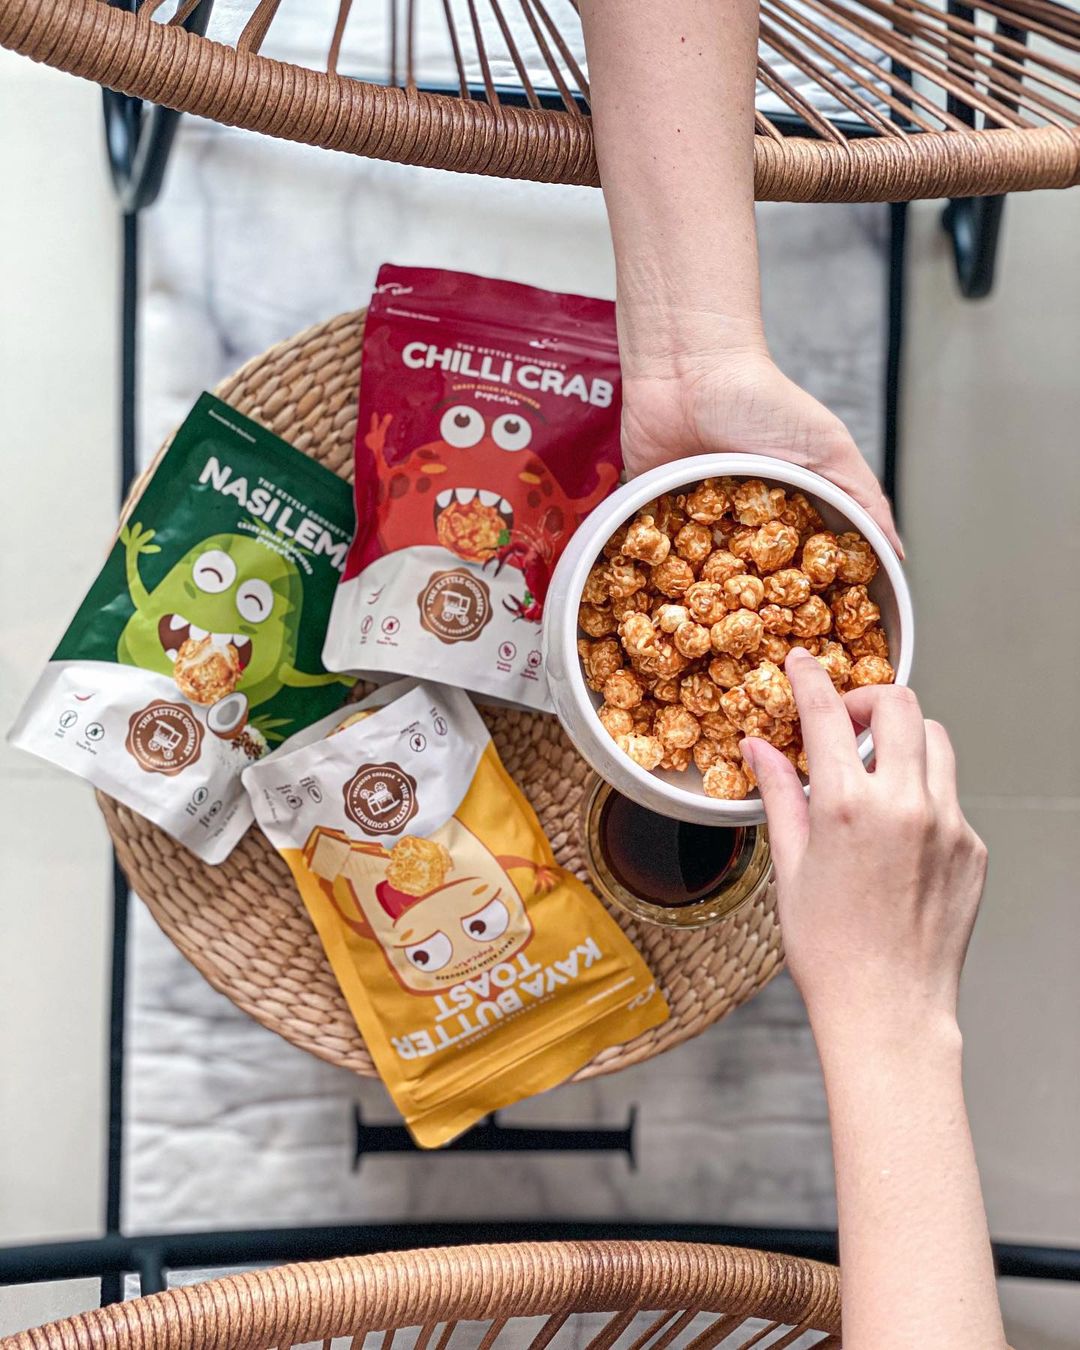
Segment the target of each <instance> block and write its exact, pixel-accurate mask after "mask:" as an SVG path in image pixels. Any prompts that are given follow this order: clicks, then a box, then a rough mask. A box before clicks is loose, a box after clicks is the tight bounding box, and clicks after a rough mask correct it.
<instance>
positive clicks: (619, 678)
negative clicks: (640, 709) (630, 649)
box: [601, 670, 645, 709]
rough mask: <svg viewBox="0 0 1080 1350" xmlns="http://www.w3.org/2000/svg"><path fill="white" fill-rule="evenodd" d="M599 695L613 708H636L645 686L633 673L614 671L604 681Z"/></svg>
mask: <svg viewBox="0 0 1080 1350" xmlns="http://www.w3.org/2000/svg"><path fill="white" fill-rule="evenodd" d="M601 693H602V694H603V696H604V702H605V703H610V704H611V706H612V707H613V708H626V709H630V708H636V707H637V705H638V704H639V703H640V702H641V700H642V699H643V698H644V696H645V685H644V682H643V681H642V680H641V679H639V677H638V676H637V674H636V673H635V672H634V671H632V670H616V671H615V672H614V673H613V674H611V675H609V676H608V678H607V679H606V680H605V681H604V687H603V689H602V690H601Z"/></svg>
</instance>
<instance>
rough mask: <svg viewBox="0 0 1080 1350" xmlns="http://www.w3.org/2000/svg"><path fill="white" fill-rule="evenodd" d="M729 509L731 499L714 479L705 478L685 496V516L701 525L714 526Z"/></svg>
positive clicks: (718, 481)
mask: <svg viewBox="0 0 1080 1350" xmlns="http://www.w3.org/2000/svg"><path fill="white" fill-rule="evenodd" d="M730 507H731V498H730V497H729V496H728V493H727V491H726V490H725V489H724V488H723V487H722V486H721V482H720V480H718V479H716V478H706V480H705V481H704V483H699V484H698V486H697V487H696V488H695V489H694V490H693V492H689V493H687V496H686V513H687V515H688V516H689V517H690V519H691V520H696V521H700V522H701V524H703V525H712V524H714V523H715V522H716V521H718V520H719V519H720V517H721V516H722V515H724V514H725V513H726V512H727V511H728V510H729V509H730Z"/></svg>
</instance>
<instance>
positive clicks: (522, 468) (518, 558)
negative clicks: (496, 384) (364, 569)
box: [364, 403, 619, 622]
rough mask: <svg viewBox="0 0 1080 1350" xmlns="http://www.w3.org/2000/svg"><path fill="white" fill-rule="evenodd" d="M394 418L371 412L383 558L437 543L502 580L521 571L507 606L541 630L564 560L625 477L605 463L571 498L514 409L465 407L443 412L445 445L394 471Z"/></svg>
mask: <svg viewBox="0 0 1080 1350" xmlns="http://www.w3.org/2000/svg"><path fill="white" fill-rule="evenodd" d="M392 419H393V414H392V413H386V414H384V415H382V416H379V415H378V414H376V413H373V414H372V416H371V424H370V427H369V429H368V431H367V433H366V434H365V436H364V444H365V445H366V446H367V448H368V449H369V450H370V451H371V452H372V454H373V455H374V456H375V457H376V460H377V461H378V481H379V487H378V497H377V505H378V508H379V525H378V542H379V545H380V548H381V549H382V551H383V552H384V553H392V552H394V551H395V550H397V549H403V548H411V547H415V546H417V545H423V544H439V545H441V546H442V547H443V548H445V549H448V550H449V551H450V552H451V553H453V554H455V555H456V556H457V557H459V558H462V559H464V560H465V561H466V562H472V563H479V564H481V565H482V566H483V567H485V568H487V567H494V569H495V572H496V574H497V573H499V572H501V571H502V569H503V568H504V567H506V566H510V567H516V568H517V569H518V570H519V571H520V572H521V574H522V577H523V580H524V583H525V587H524V594H523V595H521V596H520V597H519V596H514V597H513V599H512V600H510V601H505V600H504V601H503V604H504V605H505V607H506V608H507V609H508V610H509V611H510V612H511V613H512V614H514V615H515V617H517V618H521V619H528V620H531V621H533V622H539V620H540V619H541V617H542V615H543V612H544V600H545V598H546V596H547V589H548V583H549V582H550V580H551V572H552V569H553V567H554V565H555V561H556V559H557V558H558V556H559V554H560V553H561V552H562V549H563V547H564V545H565V543H566V541H567V540H568V539H569V538H570V536H571V534H573V532H574V530H575V529H576V528H577V526H578V525H579V524H580V523H581V521H582V520H584V519H585V517H586V516H587V515H588V514H589V512H590V511H591V510H592V509H593V507H594V506H596V505H597V503H599V502H601V501H603V499H604V498H605V497H606V496H607V495H608V493H609V492H610V491H611V489H612V488H613V487H614V486H615V482H616V479H617V478H618V476H619V471H618V469H617V468H616V467H615V465H614V464H610V463H608V462H606V461H605V462H601V463H600V464H598V465H597V471H596V485H595V487H594V488H593V489H592V490H591V491H590V492H589V493H588V494H587V495H586V496H584V497H575V498H571V497H569V496H567V494H566V492H565V491H564V490H563V488H562V487H561V486H560V484H559V482H558V480H557V479H556V478H555V476H554V475H553V474H552V472H551V470H550V469H549V468H548V467H547V465H546V464H545V463H544V461H543V460H542V459H540V458H539V457H538V456H537V455H536V454H535V453H534V452H533V451H531V450H530V449H529V446H530V443H531V442H532V437H533V428H532V425H531V424H530V422H529V421H528V419H527V418H526V417H525V416H523V414H522V413H520V412H518V411H517V410H516V409H510V410H506V411H503V412H499V413H494V412H492V413H489V414H488V416H487V417H485V416H484V414H483V413H481V412H479V411H478V410H477V409H476V408H473V407H471V406H470V405H469V404H465V403H455V404H454V405H453V406H452V407H449V408H447V409H446V410H445V411H444V412H443V413H442V416H441V418H440V421H439V436H438V439H437V440H433V441H428V442H427V443H426V444H425V445H421V446H418V447H417V449H415V450H414V451H413V452H412V453H411V454H410V455H409V456H408V458H407V459H405V460H403V461H401V462H400V463H397V464H393V465H391V464H388V463H387V461H386V457H385V448H386V435H387V430H388V428H389V426H390V423H391V421H392ZM481 483H483V484H484V486H483V487H480V486H479V484H481ZM406 495H411V496H413V497H415V498H416V502H415V508H414V509H412V510H402V509H401V507H402V506H403V505H404V503H403V502H401V501H400V498H402V497H404V496H406ZM388 500H390V501H394V502H396V503H397V505H396V507H395V509H394V510H392V511H388V510H386V509H385V507H386V504H387V501H388ZM429 503H430V506H429Z"/></svg>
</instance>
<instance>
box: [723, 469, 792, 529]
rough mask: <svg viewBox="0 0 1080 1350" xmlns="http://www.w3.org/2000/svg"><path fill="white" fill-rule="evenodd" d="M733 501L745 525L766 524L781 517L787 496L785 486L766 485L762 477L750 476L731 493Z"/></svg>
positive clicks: (736, 515) (737, 514) (738, 518)
mask: <svg viewBox="0 0 1080 1350" xmlns="http://www.w3.org/2000/svg"><path fill="white" fill-rule="evenodd" d="M731 503H732V506H733V507H734V510H735V517H736V519H737V520H739V521H740V522H741V523H742V524H743V525H765V524H766V523H767V522H768V521H770V520H776V519H777V518H778V517H779V515H780V513H781V512H782V511H783V509H784V507H785V506H786V505H787V498H786V497H785V495H784V489H783V488H771V487H766V485H765V484H764V483H763V482H762V481H761V479H760V478H748V479H747V480H746V482H745V483H740V484H739V486H738V487H737V488H736V489H735V491H734V492H733V493H732V494H731Z"/></svg>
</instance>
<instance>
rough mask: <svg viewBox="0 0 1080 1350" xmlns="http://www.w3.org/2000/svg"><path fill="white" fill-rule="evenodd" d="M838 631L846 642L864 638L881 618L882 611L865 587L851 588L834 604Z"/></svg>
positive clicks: (833, 608)
mask: <svg viewBox="0 0 1080 1350" xmlns="http://www.w3.org/2000/svg"><path fill="white" fill-rule="evenodd" d="M832 612H833V617H834V619H835V622H836V631H837V633H838V634H839V636H840V637H841V638H842V639H843V640H844V641H845V642H850V641H851V639H852V638H857V637H862V635H863V634H864V633H865V632H866V630H867V629H868V628H872V627H873V626H874V625H875V624H876V623H877V621H878V620H879V619H880V618H881V610H880V609H878V607H877V605H875V604H874V602H873V600H871V599H870V597H869V596H868V595H867V593H866V587H865V586H849V587H848V588H847V590H845V591H841V592H840V594H839V595H838V596H836V598H835V599H834V600H833V602H832Z"/></svg>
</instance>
